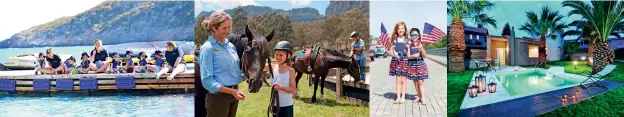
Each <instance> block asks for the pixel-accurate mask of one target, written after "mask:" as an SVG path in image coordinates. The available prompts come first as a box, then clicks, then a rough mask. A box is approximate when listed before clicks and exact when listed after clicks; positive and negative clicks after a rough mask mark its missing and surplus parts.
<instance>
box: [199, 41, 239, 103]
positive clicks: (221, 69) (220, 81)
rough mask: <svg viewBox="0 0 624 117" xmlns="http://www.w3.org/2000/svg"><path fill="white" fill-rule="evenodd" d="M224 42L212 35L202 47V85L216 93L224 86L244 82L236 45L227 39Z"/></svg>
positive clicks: (200, 61) (200, 60) (200, 62)
mask: <svg viewBox="0 0 624 117" xmlns="http://www.w3.org/2000/svg"><path fill="white" fill-rule="evenodd" d="M224 43H225V44H221V43H219V42H218V41H217V40H216V39H214V38H213V37H212V36H210V37H209V38H208V41H207V42H205V43H204V45H202V46H201V49H200V54H199V55H200V56H199V64H200V65H201V66H200V70H201V82H202V86H203V87H204V88H205V89H206V90H208V92H210V93H212V94H216V93H217V92H218V91H219V89H220V88H221V87H223V86H233V85H238V84H239V83H241V82H243V77H242V72H241V70H240V67H239V63H240V59H239V58H238V54H236V47H234V44H232V43H230V42H228V40H227V39H226V40H225V41H224Z"/></svg>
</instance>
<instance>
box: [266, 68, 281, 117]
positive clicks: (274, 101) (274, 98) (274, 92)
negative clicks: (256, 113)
mask: <svg viewBox="0 0 624 117" xmlns="http://www.w3.org/2000/svg"><path fill="white" fill-rule="evenodd" d="M267 62H268V63H269V75H270V76H271V78H275V77H274V76H273V67H272V65H271V58H269V57H267ZM273 105H276V106H279V94H278V93H277V90H275V85H273V86H271V99H270V101H269V108H268V110H267V117H270V116H269V113H271V114H273V117H275V116H277V113H279V111H280V108H279V107H277V108H275V110H276V111H275V112H273V111H272V110H273Z"/></svg>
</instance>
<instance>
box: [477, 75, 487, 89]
mask: <svg viewBox="0 0 624 117" xmlns="http://www.w3.org/2000/svg"><path fill="white" fill-rule="evenodd" d="M485 84H486V82H485V76H483V75H479V76H477V77H476V78H475V85H477V88H478V90H477V92H478V93H481V92H485Z"/></svg>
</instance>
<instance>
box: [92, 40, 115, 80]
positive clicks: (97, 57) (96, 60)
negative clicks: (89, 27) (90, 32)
mask: <svg viewBox="0 0 624 117" xmlns="http://www.w3.org/2000/svg"><path fill="white" fill-rule="evenodd" d="M102 43H103V42H102V40H99V39H96V40H95V41H94V42H93V45H94V46H95V48H94V49H93V50H92V51H91V57H90V58H89V61H91V62H92V63H93V64H91V66H95V68H97V69H96V70H95V72H97V73H104V72H106V71H107V70H108V67H109V66H110V63H109V62H106V58H108V52H107V51H106V50H105V49H104V47H102Z"/></svg>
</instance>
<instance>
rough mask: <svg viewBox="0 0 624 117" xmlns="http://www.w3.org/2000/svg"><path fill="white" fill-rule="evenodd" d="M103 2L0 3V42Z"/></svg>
mask: <svg viewBox="0 0 624 117" xmlns="http://www.w3.org/2000/svg"><path fill="white" fill-rule="evenodd" d="M103 1H104V0H38V1H31V0H7V1H0V16H2V18H0V40H4V39H7V38H9V37H11V36H13V34H15V33H19V32H21V31H23V30H26V29H28V28H31V27H33V26H36V25H40V24H44V23H47V22H50V21H53V20H55V19H57V18H60V17H63V16H74V15H77V14H78V13H81V12H84V11H86V10H88V9H91V8H92V7H95V6H96V5H98V4H100V3H102V2H103Z"/></svg>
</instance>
